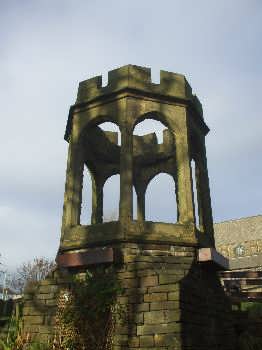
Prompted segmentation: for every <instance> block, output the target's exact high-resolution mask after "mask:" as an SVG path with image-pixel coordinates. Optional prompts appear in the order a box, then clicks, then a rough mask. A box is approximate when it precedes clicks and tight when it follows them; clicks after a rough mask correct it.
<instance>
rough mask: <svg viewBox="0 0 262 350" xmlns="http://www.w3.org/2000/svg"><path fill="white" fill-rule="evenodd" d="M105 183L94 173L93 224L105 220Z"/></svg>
mask: <svg viewBox="0 0 262 350" xmlns="http://www.w3.org/2000/svg"><path fill="white" fill-rule="evenodd" d="M103 185H104V184H103V182H102V181H101V179H99V178H98V177H96V176H94V175H92V218H91V224H92V225H94V224H100V223H102V222H103Z"/></svg>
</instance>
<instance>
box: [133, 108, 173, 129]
mask: <svg viewBox="0 0 262 350" xmlns="http://www.w3.org/2000/svg"><path fill="white" fill-rule="evenodd" d="M146 119H153V120H155V121H158V122H160V123H162V124H163V125H164V126H166V128H167V129H169V130H172V129H171V126H170V125H169V123H168V118H167V117H166V116H165V115H164V114H163V113H161V112H159V111H156V110H152V111H149V112H146V113H144V114H141V115H139V116H138V117H137V118H136V119H135V122H134V124H133V134H134V130H135V128H136V126H137V125H138V124H140V123H142V122H143V121H144V120H146Z"/></svg>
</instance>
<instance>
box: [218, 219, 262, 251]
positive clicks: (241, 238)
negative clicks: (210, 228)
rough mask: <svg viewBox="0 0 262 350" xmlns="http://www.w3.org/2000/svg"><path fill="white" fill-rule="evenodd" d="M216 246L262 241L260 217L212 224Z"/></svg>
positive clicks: (261, 221)
mask: <svg viewBox="0 0 262 350" xmlns="http://www.w3.org/2000/svg"><path fill="white" fill-rule="evenodd" d="M214 233H215V241H216V246H220V245H224V244H234V243H235V244H238V243H242V242H247V241H255V240H260V239H262V215H257V216H250V217H246V218H241V219H236V220H229V221H223V222H219V223H216V224H214Z"/></svg>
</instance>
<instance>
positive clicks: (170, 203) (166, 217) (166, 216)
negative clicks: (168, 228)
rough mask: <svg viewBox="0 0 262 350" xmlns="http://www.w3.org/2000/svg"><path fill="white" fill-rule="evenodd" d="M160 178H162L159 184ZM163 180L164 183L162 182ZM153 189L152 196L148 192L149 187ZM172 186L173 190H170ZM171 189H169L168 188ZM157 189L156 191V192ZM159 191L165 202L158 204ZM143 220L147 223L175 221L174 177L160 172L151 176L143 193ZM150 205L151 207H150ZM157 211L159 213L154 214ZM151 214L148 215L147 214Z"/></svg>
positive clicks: (175, 197) (176, 214)
mask: <svg viewBox="0 0 262 350" xmlns="http://www.w3.org/2000/svg"><path fill="white" fill-rule="evenodd" d="M160 177H161V178H162V179H161V180H160V182H159V179H160ZM163 180H164V181H163ZM152 185H153V187H155V188H153V194H152V193H150V192H149V190H150V187H152ZM172 186H173V188H172ZM170 187H171V188H170ZM156 188H158V190H156ZM159 191H161V197H162V198H165V201H163V202H160V201H159V200H158V198H159ZM145 195H146V196H145V208H146V210H145V213H146V215H145V218H146V220H147V221H159V222H171V223H174V222H176V221H177V217H178V210H177V208H178V206H177V196H176V185H175V179H174V177H173V176H172V175H171V174H169V173H165V172H160V173H158V174H156V175H155V176H153V177H152V178H151V179H150V181H148V184H147V187H146V192H145ZM150 205H151V206H150ZM158 210H159V213H158V214H157V213H156V212H157V211H158ZM149 211H151V213H150V214H149V215H148V212H149Z"/></svg>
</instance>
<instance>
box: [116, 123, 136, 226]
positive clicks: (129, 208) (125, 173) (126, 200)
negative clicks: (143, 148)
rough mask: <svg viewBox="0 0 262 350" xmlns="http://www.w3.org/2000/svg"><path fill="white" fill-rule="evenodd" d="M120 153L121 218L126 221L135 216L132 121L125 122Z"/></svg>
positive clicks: (122, 126)
mask: <svg viewBox="0 0 262 350" xmlns="http://www.w3.org/2000/svg"><path fill="white" fill-rule="evenodd" d="M120 129H121V153H120V203H119V219H120V222H122V223H124V222H126V221H130V220H132V218H133V135H132V126H131V123H128V122H126V123H123V124H122V125H121V127H120Z"/></svg>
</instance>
